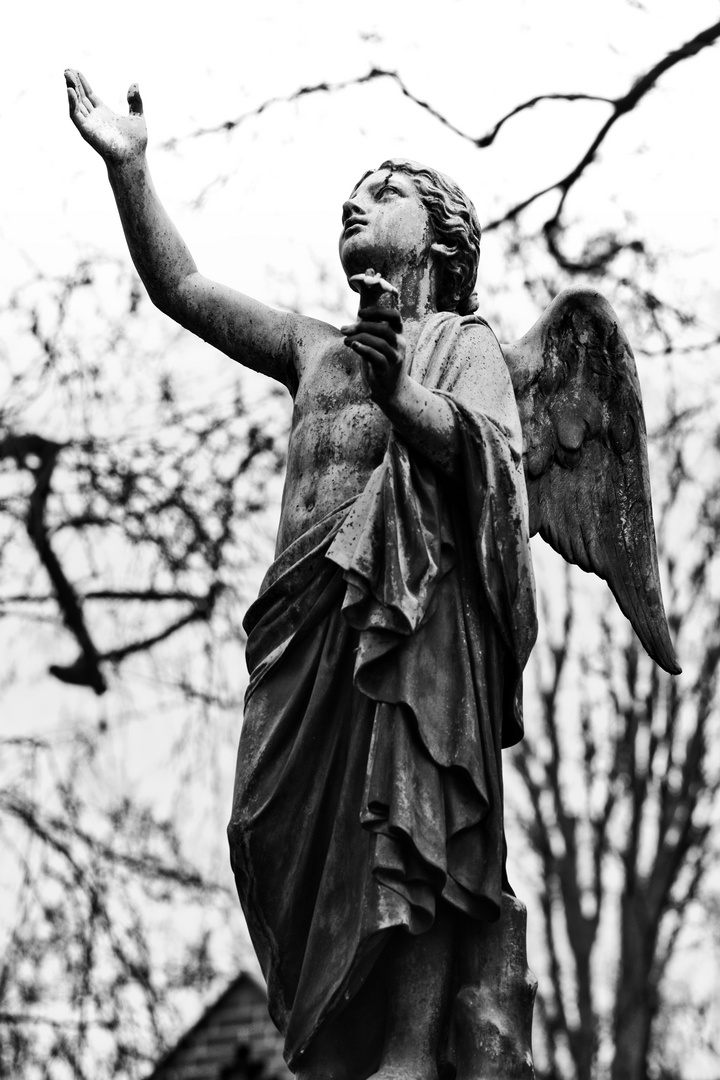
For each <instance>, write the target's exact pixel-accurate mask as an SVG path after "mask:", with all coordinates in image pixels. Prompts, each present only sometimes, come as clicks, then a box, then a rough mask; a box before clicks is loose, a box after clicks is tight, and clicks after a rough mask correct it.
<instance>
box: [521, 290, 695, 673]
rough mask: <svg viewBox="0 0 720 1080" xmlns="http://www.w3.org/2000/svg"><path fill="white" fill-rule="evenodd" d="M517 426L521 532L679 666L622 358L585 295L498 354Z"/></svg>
mask: <svg viewBox="0 0 720 1080" xmlns="http://www.w3.org/2000/svg"><path fill="white" fill-rule="evenodd" d="M502 349H503V353H504V354H505V359H506V361H507V365H508V368H509V370H510V375H511V378H512V381H513V386H514V388H515V396H516V399H517V403H518V410H519V413H520V420H521V423H522V428H523V439H524V461H525V476H526V481H527V489H528V502H529V507H530V533H531V535H533V534H534V533H536V532H539V533H540V535H541V536H542V537H543V539H544V540H546V541H547V542H548V543H549V544H550V545H551V546H552V547H553V548H554V549H555V550H556V551H558V552H559V553H560V554H561V555H562V556H563V557H564V558H565V559H566V560H567V561H568V562H571V563H576V564H577V565H578V566H580V567H581V568H582V569H583V570H585V571H587V572H589V573H594V574H597V575H598V577H601V578H603V579H604V580H605V581H607V583H608V585H609V586H610V589H611V590H612V593H613V595H614V596H615V599H616V600H617V602H618V604H619V606H620V609H621V610H622V612H623V614H624V615H625V616H626V617H627V618H628V619H629V620H630V622H631V623H632V625H633V627H634V629H635V631H636V633H637V635H638V637H639V638H640V641H641V642H642V644H643V646H644V648H645V649H646V650H647V652H648V653H649V654H650V656H651V657H652V658H653V659H654V660H655V661H656V662H657V663H658V664H660V666H661V667H663V668H664V669H665V670H666V671H669V672H671V674H678V673H679V671H680V668H679V666H678V663H677V660H676V658H675V652H674V650H673V646H672V642H671V640H670V632H669V629H668V625H667V619H666V617H665V609H664V606H663V600H662V593H661V589H660V574H659V570H658V561H657V549H656V544H655V529H654V524H653V516H652V503H651V497H650V475H649V468H648V459H647V435H646V431H645V419H644V415H643V408H642V399H641V396H640V384H639V381H638V377H637V370H636V368H635V361H634V358H633V354H632V350H631V348H630V345H629V343H628V341H627V338H626V337H625V334H624V333H623V331H622V328H621V326H620V323H619V322H618V319H617V316H616V315H615V312H614V311H613V310H612V308H611V307H610V305H609V304H608V302H607V300H605V298H604V297H602V296H601V295H600V294H599V293H597V292H595V290H592V289H568V290H567V291H566V292H563V293H561V294H560V295H559V296H558V297H557V298H556V299H555V300H554V301H553V303H552V304H551V305H550V307H549V308H548V309H547V311H546V312H545V314H544V315H543V316H542V317H541V318H540V319H539V320H538V322H537V323H536V324H535V326H534V327H533V328H532V329H531V330H530V331H529V333H528V334H526V335H525V337H524V338H522V339H521V340H520V341H518V342H515V343H514V344H513V345H503V346H502Z"/></svg>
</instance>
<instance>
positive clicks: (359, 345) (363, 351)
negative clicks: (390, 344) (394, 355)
mask: <svg viewBox="0 0 720 1080" xmlns="http://www.w3.org/2000/svg"><path fill="white" fill-rule="evenodd" d="M350 348H351V349H352V350H353V352H356V353H357V354H358V355H359V356H361V357H362V359H363V361H365V362H367V363H369V364H370V366H371V368H372V369H373V370H374V369H375V367H376V366H377V367H383V368H386V367H387V362H388V361H387V357H386V356H383V354H382V353H381V352H378V350H377V349H373V347H372V345H367V344H365V343H364V342H362V341H352V342H350Z"/></svg>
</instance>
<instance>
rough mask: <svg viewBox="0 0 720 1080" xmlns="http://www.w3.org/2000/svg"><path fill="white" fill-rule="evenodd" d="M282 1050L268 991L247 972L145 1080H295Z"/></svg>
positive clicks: (207, 1011)
mask: <svg viewBox="0 0 720 1080" xmlns="http://www.w3.org/2000/svg"><path fill="white" fill-rule="evenodd" d="M282 1049H283V1038H282V1035H280V1033H279V1031H278V1030H277V1028H276V1027H275V1025H274V1024H273V1022H272V1020H271V1019H270V1016H269V1015H268V1010H267V998H266V996H265V991H264V990H263V988H262V987H261V986H260V985H259V984H258V983H257V982H256V981H255V979H253V978H252V977H251V976H250V975H248V974H247V973H246V972H243V973H242V974H240V975H239V976H238V977H237V979H234V980H233V982H231V983H230V985H229V986H228V988H227V990H225V991H224V993H222V994H221V995H220V997H219V998H218V999H217V1001H216V1002H215V1003H214V1005H211V1006H210V1007H209V1008H208V1009H206V1011H205V1012H204V1013H203V1015H202V1016H201V1017H200V1019H199V1020H198V1021H197V1023H196V1024H194V1025H193V1027H191V1028H190V1030H189V1031H187V1032H186V1033H185V1034H184V1035H183V1036H182V1038H181V1039H180V1041H179V1042H178V1043H177V1045H176V1046H174V1047H173V1049H172V1050H170V1051H169V1052H168V1053H167V1054H166V1055H165V1057H164V1058H163V1059H162V1061H160V1062H159V1063H158V1064H157V1065H156V1066H155V1069H154V1070H153V1072H152V1073H150V1075H149V1076H148V1077H147V1080H291V1077H292V1074H291V1073H290V1071H289V1070H288V1068H287V1066H286V1064H285V1062H284V1060H283V1056H282Z"/></svg>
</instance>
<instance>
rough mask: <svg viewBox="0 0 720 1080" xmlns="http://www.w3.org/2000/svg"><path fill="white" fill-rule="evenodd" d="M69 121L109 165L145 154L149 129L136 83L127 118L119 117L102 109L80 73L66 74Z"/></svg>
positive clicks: (105, 107)
mask: <svg viewBox="0 0 720 1080" xmlns="http://www.w3.org/2000/svg"><path fill="white" fill-rule="evenodd" d="M65 82H66V84H67V93H68V103H69V106H70V118H71V120H72V122H73V123H74V124H75V127H76V128H77V129H78V131H79V132H80V134H81V135H82V137H83V138H84V139H85V141H86V142H88V143H90V145H91V146H92V148H93V149H94V150H97V152H98V154H100V155H101V156H102V157H103V158H105V160H106V161H111V162H113V163H114V164H120V163H122V162H127V161H131V160H132V159H133V158H137V157H138V156H140V155H141V154H143V153H144V152H145V147H146V146H147V127H146V124H145V117H144V116H143V106H142V100H141V98H140V91H139V90H138V87H137V83H133V85H132V86H131V87H130V89H129V90H128V95H127V97H128V104H129V106H130V113H129V115H128V116H119V115H118V114H117V113H114V112H113V111H112V109H108V107H107V105H103V103H102V101H101V100H100V98H99V97H98V96H97V94H95V93H93V91H92V89H91V88H90V84H89V83H88V81H87V79H86V78H85V76H84V75H83V74H81V72H79V71H74V70H72V69H68V70H67V71H66V72H65Z"/></svg>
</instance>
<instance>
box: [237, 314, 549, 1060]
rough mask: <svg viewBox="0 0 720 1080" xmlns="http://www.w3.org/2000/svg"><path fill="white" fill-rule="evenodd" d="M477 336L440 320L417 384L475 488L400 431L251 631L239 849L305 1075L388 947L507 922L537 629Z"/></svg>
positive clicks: (518, 512)
mask: <svg viewBox="0 0 720 1080" xmlns="http://www.w3.org/2000/svg"><path fill="white" fill-rule="evenodd" d="M478 321H479V322H482V320H479V319H477V318H474V317H468V318H465V319H462V318H460V317H459V316H456V315H452V314H449V313H447V312H443V313H440V314H438V315H436V316H433V317H432V318H431V319H430V320H429V321H428V323H427V324H426V325H425V327H424V329H423V332H422V334H421V337H420V340H419V341H418V345H417V348H416V350H415V353H414V355H413V358H412V362H411V368H410V372H411V374H412V376H413V377H414V378H415V379H417V380H418V381H419V382H420V383H422V384H423V385H424V386H426V387H428V388H430V389H432V390H433V391H435V392H437V393H439V394H442V395H443V396H444V397H445V398H446V400H447V401H448V402H449V403H450V405H451V407H452V410H453V413H454V418H455V423H456V428H457V432H458V441H459V447H460V449H459V459H460V466H459V468H458V470H457V476H456V477H454V478H448V477H444V476H442V475H440V474H439V473H438V472H437V471H436V470H435V469H434V468H433V467H432V466H431V465H430V464H429V463H428V462H427V461H425V460H424V459H422V458H421V457H420V455H418V454H417V453H415V452H413V451H412V450H410V449H409V448H408V447H407V446H406V445H405V444H404V443H403V441H402V440H401V439H400V438H399V437H398V436H396V435H395V434H391V436H390V438H389V442H388V446H387V450H386V453H385V456H384V459H383V461H382V464H381V465H380V466H379V467H378V468H377V469H376V470H375V472H374V473H373V474H372V476H371V477H370V479H369V481H368V483H367V485H366V487H365V489H364V491H362V492H361V493H360V494H359V495H358V497H357V498H356V499H354V500H351V501H350V502H349V503H346V504H343V505H341V506H338V507H336V508H334V509H333V510H332V511H331V512H330V513H329V514H328V515H327V516H326V517H325V518H324V520H322V521H320V522H319V523H317V524H315V525H314V526H313V527H312V528H311V529H309V530H308V532H307V533H306V534H305V535H303V536H302V537H300V538H299V539H298V540H297V541H295V543H293V544H292V545H291V546H290V547H289V548H288V549H287V550H286V551H284V552H283V553H282V554H281V555H280V557H279V558H278V559H277V560H276V562H275V563H274V564H273V566H272V567H271V568H270V570H269V572H268V574H267V576H266V579H265V581H264V583H263V587H262V590H261V594H260V596H259V598H258V600H257V601H256V602H255V603H254V604H253V606H252V607H251V608H250V610H249V612H248V614H247V617H246V623H245V625H246V629H247V630H248V645H247V661H248V666H249V669H250V673H251V678H250V684H249V688H248V692H247V698H246V711H245V720H244V724H243V729H242V734H241V739H240V746H239V751H238V764H237V775H236V787H235V798H234V804H233V811H232V817H231V821H230V826H229V830H228V831H229V837H230V846H231V857H232V863H233V869H234V871H235V876H236V881H237V885H238V891H239V894H240V898H241V901H242V904H243V907H244V910H245V914H246V917H247V921H248V926H249V929H250V933H251V936H252V940H253V944H254V945H255V948H256V951H257V953H258V957H259V959H260V962H261V966H262V968H263V971H264V973H265V976H266V979H267V983H268V998H269V1006H270V1011H271V1014H272V1016H273V1019H274V1020H275V1022H276V1024H277V1025H278V1027H279V1028H280V1029H281V1031H283V1033H284V1034H285V1039H286V1058H287V1060H288V1063H289V1065H290V1067H291V1068H297V1066H298V1063H299V1061H300V1059H301V1056H302V1054H303V1052H304V1051H305V1050H306V1049H307V1048H308V1046H309V1045H310V1044H311V1043H312V1040H313V1038H314V1036H315V1034H316V1033H317V1032H318V1030H319V1029H320V1028H321V1026H322V1025H323V1024H325V1023H327V1022H328V1021H329V1020H330V1019H332V1018H333V1017H335V1016H337V1015H338V1014H339V1013H340V1012H342V1010H343V1009H346V1008H347V1007H348V1003H349V1002H351V1001H352V999H353V997H354V996H355V995H356V994H357V993H358V991H359V990H360V988H361V986H362V985H363V983H364V981H365V980H366V979H367V978H368V975H369V973H370V972H371V971H372V969H373V966H374V965H375V964H376V963H377V960H378V957H379V956H380V953H381V949H382V947H383V945H384V944H385V943H386V941H387V940H388V935H389V934H391V933H396V932H398V930H399V929H400V928H405V929H406V930H407V931H409V932H410V933H411V934H421V933H424V932H425V931H427V930H429V929H430V927H431V926H432V925H433V921H434V918H435V912H436V907H437V904H438V903H439V902H445V903H447V904H449V905H451V906H452V907H454V908H456V909H458V910H459V911H462V912H463V913H464V914H465V915H467V916H470V917H472V918H476V919H495V918H497V917H498V915H499V908H500V897H501V892H502V886H503V880H504V835H503V824H502V778H501V763H500V749H501V746H502V745H511V744H513V743H515V742H517V741H518V740H519V739H520V738H521V737H522V718H521V704H520V678H521V673H522V669H523V666H524V664H525V661H526V659H527V657H528V655H529V652H530V649H531V648H532V644H533V642H534V638H535V632H536V620H535V607H534V586H533V578H532V568H531V563H530V555H529V541H528V529H527V513H526V504H525V489H524V481H523V475H522V463H521V445H520V428H519V422H518V423H517V425H516V426H513V427H512V428H510V427H508V426H507V425H503V423H501V422H499V421H498V419H497V417H493V416H492V415H489V414H488V413H487V412H486V411H484V398H483V386H482V381H481V379H480V376H479V374H478V371H477V370H476V369H475V368H474V367H473V364H472V363H468V362H467V361H466V360H459V359H458V356H457V355H456V354H457V353H461V354H462V355H463V356H465V355H466V353H467V350H464V351H463V350H456V348H455V347H456V344H457V341H458V336H459V335H460V334H462V333H463V332H466V329H465V328H466V327H467V326H468V324H473V323H477V322H478ZM497 363H498V364H503V363H504V362H503V360H502V356H501V355H500V352H499V349H498V357H497ZM505 383H506V385H507V392H508V393H509V394H512V388H511V386H510V384H509V380H507V379H506V380H505ZM511 415H515V416H516V410H515V406H514V399H513V401H512V412H511Z"/></svg>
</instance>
